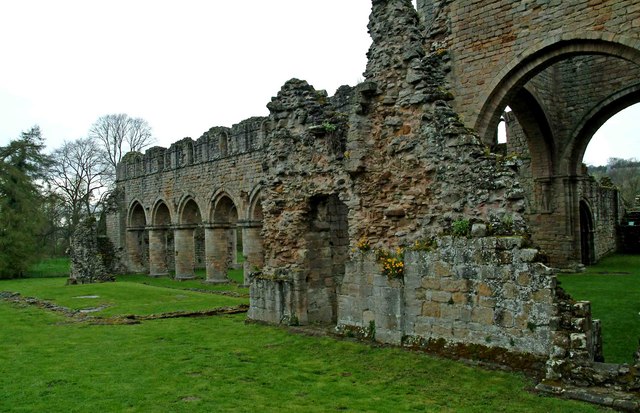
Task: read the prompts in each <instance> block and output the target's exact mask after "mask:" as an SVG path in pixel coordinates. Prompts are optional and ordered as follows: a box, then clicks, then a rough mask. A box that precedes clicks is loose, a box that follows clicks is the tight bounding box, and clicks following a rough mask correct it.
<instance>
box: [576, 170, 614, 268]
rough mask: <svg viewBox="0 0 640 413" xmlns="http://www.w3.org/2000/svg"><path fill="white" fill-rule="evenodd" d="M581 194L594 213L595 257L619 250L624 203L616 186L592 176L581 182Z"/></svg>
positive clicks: (598, 257) (597, 258)
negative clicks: (611, 186) (619, 233)
mask: <svg viewBox="0 0 640 413" xmlns="http://www.w3.org/2000/svg"><path fill="white" fill-rule="evenodd" d="M580 196H581V199H582V200H584V201H586V202H587V204H588V205H589V208H590V210H591V213H592V214H593V222H594V247H595V259H596V260H599V259H600V258H602V257H604V256H606V255H609V254H612V253H614V252H615V251H617V250H618V225H619V224H620V220H621V219H622V215H623V213H622V203H621V202H620V199H619V193H618V191H617V190H616V189H615V188H610V187H603V186H601V185H600V184H599V183H598V182H597V181H596V180H595V179H593V178H591V177H589V178H585V179H584V180H583V181H582V182H581V185H580Z"/></svg>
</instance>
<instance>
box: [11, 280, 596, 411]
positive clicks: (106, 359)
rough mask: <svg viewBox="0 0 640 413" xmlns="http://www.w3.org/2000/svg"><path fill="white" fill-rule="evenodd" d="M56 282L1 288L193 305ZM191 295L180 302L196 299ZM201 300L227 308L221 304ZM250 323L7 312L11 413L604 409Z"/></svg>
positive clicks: (485, 375)
mask: <svg viewBox="0 0 640 413" xmlns="http://www.w3.org/2000/svg"><path fill="white" fill-rule="evenodd" d="M54 280H55V279H54ZM24 281H31V282H24ZM46 281H49V280H42V279H39V280H22V281H20V282H16V281H2V282H0V290H15V289H22V291H24V292H25V293H27V292H29V293H31V294H34V295H36V296H40V297H45V296H48V297H49V298H55V299H56V300H60V301H61V302H65V303H68V302H67V301H65V300H70V297H72V296H76V295H84V294H86V293H87V292H91V293H96V294H106V291H107V290H109V291H113V290H115V289H118V288H120V289H126V290H129V289H131V288H132V287H135V286H136V285H137V286H139V289H135V293H128V292H127V293H120V294H116V293H113V295H112V296H111V297H112V299H114V300H115V305H114V306H113V307H112V309H113V310H112V313H115V312H117V311H116V309H121V310H122V311H123V312H124V313H129V312H131V311H132V310H135V309H140V311H142V312H146V310H147V308H146V307H137V306H136V305H134V304H132V303H129V302H128V299H123V298H122V297H128V296H134V295H139V296H140V297H143V299H142V298H141V300H144V301H145V302H152V303H161V302H164V304H163V305H162V306H161V307H162V308H163V309H165V310H179V309H184V308H185V306H184V305H183V304H184V302H185V301H186V300H187V299H185V300H184V301H171V300H169V301H168V302H165V300H166V299H167V297H171V296H172V295H174V294H175V293H176V289H175V288H165V287H157V286H151V285H144V284H140V283H134V282H117V283H113V284H108V285H109V286H110V287H109V288H104V287H103V288H100V289H97V290H96V289H91V291H86V290H85V289H82V288H78V287H83V286H65V287H60V288H62V289H67V290H70V291H71V292H69V293H67V292H64V293H63V292H61V291H59V290H58V287H56V286H55V285H52V284H49V283H47V282H46ZM59 281H60V284H62V281H63V280H62V279H60V280H59ZM38 284H40V285H41V286H40V287H38ZM180 284H182V283H180ZM105 286H106V285H105ZM91 287H93V286H91ZM52 288H53V289H54V291H51V289H52ZM164 290H168V291H164ZM190 293H191V292H190V291H183V292H181V294H184V295H185V296H188V297H189V299H191V294H190ZM193 294H195V295H196V296H197V295H202V296H203V297H202V300H205V299H211V300H212V301H211V306H216V305H218V304H219V302H218V301H217V300H218V299H219V297H216V296H215V295H214V294H207V293H193ZM116 296H117V297H116ZM120 300H122V303H120ZM193 300H194V302H199V300H200V299H198V298H195V297H194V298H193ZM153 305H160V304H153ZM154 311H155V310H154ZM244 318H245V317H244V315H235V316H217V317H206V318H188V319H187V318H184V319H165V320H156V321H146V322H143V323H141V324H136V325H93V324H90V323H78V322H73V321H71V320H70V319H68V318H65V317H63V316H61V315H58V314H54V313H51V312H47V311H45V310H41V309H38V308H34V307H24V306H19V305H15V304H9V303H6V302H0V343H2V351H1V352H0V388H1V389H2V393H3V394H2V397H0V411H3V412H4V411H7V412H8V411H29V412H31V411H47V412H96V411H100V412H135V411H144V412H171V411H176V412H178V411H203V412H205V411H207V412H210V411H216V412H224V411H233V412H237V411H239V412H243V411H246V412H250V411H292V412H299V411H305V412H307V411H308V412H315V411H318V412H320V411H380V412H388V411H438V412H487V411H492V412H536V411H544V412H596V411H600V410H599V409H598V408H596V407H595V406H590V405H586V404H583V403H578V402H572V401H565V400H559V399H553V398H548V397H542V396H538V395H535V394H533V393H531V392H530V391H528V390H529V389H530V388H531V386H532V383H531V382H529V381H528V380H527V379H525V378H524V377H523V376H521V375H518V374H508V373H503V372H495V371H486V370H482V369H478V368H472V367H469V366H466V365H464V364H462V363H457V362H453V361H448V360H440V359H435V358H432V357H429V356H426V355H424V354H419V353H411V352H407V351H403V350H401V349H395V348H375V347H371V346H369V345H367V344H362V343H356V342H350V341H337V340H334V339H330V338H318V337H307V336H302V335H297V334H292V333H289V332H287V331H286V330H284V329H281V328H276V327H269V326H264V325H257V324H246V323H245V322H244Z"/></svg>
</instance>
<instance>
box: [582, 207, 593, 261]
mask: <svg viewBox="0 0 640 413" xmlns="http://www.w3.org/2000/svg"><path fill="white" fill-rule="evenodd" d="M593 234H594V226H593V215H592V214H591V208H589V205H588V204H587V203H586V202H585V201H584V200H582V201H580V250H581V252H582V264H584V265H591V264H594V263H595V262H596V260H595V248H594V239H593Z"/></svg>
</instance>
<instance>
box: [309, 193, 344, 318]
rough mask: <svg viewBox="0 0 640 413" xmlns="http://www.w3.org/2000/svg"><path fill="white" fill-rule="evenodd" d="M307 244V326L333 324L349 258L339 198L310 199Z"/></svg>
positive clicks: (341, 203) (316, 197) (334, 195)
mask: <svg viewBox="0 0 640 413" xmlns="http://www.w3.org/2000/svg"><path fill="white" fill-rule="evenodd" d="M309 206H310V212H309V229H308V231H307V235H306V242H307V255H306V261H307V268H308V272H307V276H306V279H305V281H306V285H307V292H308V305H307V316H308V322H309V323H334V324H335V323H336V322H337V314H338V300H337V289H338V286H339V284H340V283H341V282H342V279H343V277H344V273H345V264H346V261H347V258H348V256H349V221H348V213H349V209H348V207H347V206H346V205H345V204H344V203H343V202H342V201H340V199H339V198H338V195H336V194H332V195H320V196H315V197H313V198H311V200H310V204H309Z"/></svg>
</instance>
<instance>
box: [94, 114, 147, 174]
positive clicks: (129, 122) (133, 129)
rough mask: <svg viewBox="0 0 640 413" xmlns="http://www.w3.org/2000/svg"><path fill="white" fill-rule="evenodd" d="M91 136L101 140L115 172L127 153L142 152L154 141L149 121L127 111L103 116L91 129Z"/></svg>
mask: <svg viewBox="0 0 640 413" xmlns="http://www.w3.org/2000/svg"><path fill="white" fill-rule="evenodd" d="M89 137H90V138H91V139H95V140H97V141H99V142H100V144H101V146H102V147H103V149H104V151H105V152H106V154H107V159H108V160H109V163H110V164H111V166H112V171H113V172H114V173H115V169H116V165H117V164H118V162H120V160H121V159H122V157H123V156H124V154H125V153H127V152H141V151H142V150H143V149H145V148H147V147H149V146H151V144H152V143H153V136H152V134H151V127H150V126H149V123H148V122H147V121H146V120H144V119H142V118H130V117H129V115H127V114H125V113H120V114H113V115H105V116H101V117H100V118H98V120H97V121H96V122H95V123H94V124H93V125H92V126H91V128H90V129H89Z"/></svg>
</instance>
